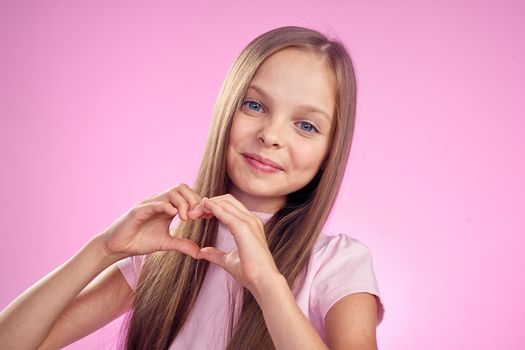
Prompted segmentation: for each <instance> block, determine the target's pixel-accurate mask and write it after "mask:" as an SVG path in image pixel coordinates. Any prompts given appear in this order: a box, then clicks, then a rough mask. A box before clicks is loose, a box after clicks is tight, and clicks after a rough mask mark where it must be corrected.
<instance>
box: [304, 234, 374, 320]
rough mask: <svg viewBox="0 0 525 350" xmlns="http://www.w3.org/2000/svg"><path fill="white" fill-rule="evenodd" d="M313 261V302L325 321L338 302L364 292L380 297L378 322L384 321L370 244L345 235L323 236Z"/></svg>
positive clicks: (316, 247) (318, 241) (313, 252)
mask: <svg viewBox="0 0 525 350" xmlns="http://www.w3.org/2000/svg"><path fill="white" fill-rule="evenodd" d="M311 258H312V259H313V261H312V266H313V267H314V269H315V275H314V277H313V290H312V293H313V294H312V301H313V302H314V304H315V307H316V308H317V310H318V311H319V312H320V314H321V316H322V318H323V319H324V317H325V316H326V314H327V312H328V310H329V309H330V308H331V307H332V306H333V305H334V304H335V303H336V302H337V301H338V300H340V299H342V298H343V297H345V296H348V295H350V294H354V293H362V292H365V293H369V294H373V295H375V296H376V297H377V301H378V304H379V305H378V306H379V308H378V321H379V322H380V321H381V320H382V316H383V307H382V303H381V300H380V294H379V288H378V284H377V280H376V276H375V272H374V268H373V264H372V252H371V250H370V248H369V247H368V246H367V245H365V244H364V243H362V242H361V241H359V240H358V239H356V238H353V237H351V236H349V235H346V234H335V235H322V234H321V235H320V236H319V238H318V240H317V242H316V244H315V246H314V249H313V251H312V257H311Z"/></svg>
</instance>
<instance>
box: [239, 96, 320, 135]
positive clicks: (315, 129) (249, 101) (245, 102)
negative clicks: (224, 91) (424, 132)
mask: <svg viewBox="0 0 525 350" xmlns="http://www.w3.org/2000/svg"><path fill="white" fill-rule="evenodd" d="M247 103H248V104H249V103H256V104H258V105H259V106H260V107H262V105H261V104H260V103H259V102H256V101H252V100H244V102H243V103H242V105H243V106H244V105H246V104H247ZM250 110H252V111H253V109H250ZM254 112H258V111H254ZM299 123H306V124H309V125H311V126H312V130H313V131H315V132H316V133H318V132H319V130H318V129H317V128H316V127H315V125H313V124H312V123H310V122H304V121H301V122H299ZM301 131H305V132H306V133H312V131H308V130H304V129H301Z"/></svg>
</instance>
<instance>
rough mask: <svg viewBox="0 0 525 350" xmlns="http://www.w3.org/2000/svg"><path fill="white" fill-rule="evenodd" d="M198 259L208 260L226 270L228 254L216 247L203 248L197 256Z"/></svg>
mask: <svg viewBox="0 0 525 350" xmlns="http://www.w3.org/2000/svg"><path fill="white" fill-rule="evenodd" d="M197 259H204V260H208V261H209V262H212V263H214V264H217V265H219V266H220V267H222V268H223V269H224V270H226V253H224V252H223V251H222V250H219V249H217V248H215V247H204V248H201V249H200V250H199V252H198V254H197Z"/></svg>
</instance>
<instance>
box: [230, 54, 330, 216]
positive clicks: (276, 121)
mask: <svg viewBox="0 0 525 350" xmlns="http://www.w3.org/2000/svg"><path fill="white" fill-rule="evenodd" d="M254 87H255V88H254ZM291 92H293V93H291ZM302 105H310V106H314V107H316V108H317V109H319V110H320V111H321V112H313V111H307V110H306V109H305V108H304V107H301V106H302ZM334 109H335V77H334V75H333V73H332V71H331V69H330V68H329V66H328V64H327V63H326V62H325V59H324V58H323V57H320V56H318V55H316V54H313V53H309V52H305V51H302V50H298V49H295V48H287V49H284V50H281V51H278V52H277V53H275V54H273V55H272V56H270V57H269V58H268V59H267V60H266V61H265V62H263V64H262V65H261V66H260V67H259V69H258V71H257V73H256V74H255V76H254V78H253V79H252V81H251V83H250V87H249V88H248V91H247V93H246V96H245V98H244V101H243V104H242V107H241V108H240V109H239V110H238V111H237V113H236V114H235V116H234V119H233V124H232V128H231V131H230V140H229V144H228V150H227V162H226V167H227V172H228V175H229V176H230V178H231V180H232V183H231V186H230V188H229V189H228V192H229V193H230V194H232V195H233V196H234V197H235V198H237V199H238V200H239V201H240V202H241V203H243V204H244V206H245V207H246V208H248V209H250V210H255V211H262V212H270V213H274V212H275V211H277V210H278V209H279V208H280V207H282V206H283V205H284V201H285V198H286V195H287V194H288V193H291V192H294V191H296V190H298V189H300V188H302V187H304V186H305V185H306V184H308V183H309V182H310V180H311V179H312V178H313V177H314V176H315V174H316V173H317V171H318V170H319V167H320V165H321V163H322V161H323V160H324V159H325V157H326V155H327V153H328V149H329V142H330V137H329V136H330V132H331V129H332V127H333V118H334V116H333V111H334ZM322 112H324V113H322ZM243 152H249V153H256V154H259V155H261V156H263V157H264V158H269V159H271V160H272V161H274V162H275V163H277V164H279V165H280V166H281V167H282V168H283V170H281V171H279V172H278V173H273V174H264V173H259V172H255V171H254V170H253V168H251V167H250V166H249V165H248V163H247V162H246V160H245V158H244V157H243V156H242V153H243Z"/></svg>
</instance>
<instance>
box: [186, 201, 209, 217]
mask: <svg viewBox="0 0 525 350" xmlns="http://www.w3.org/2000/svg"><path fill="white" fill-rule="evenodd" d="M212 216H213V212H212V211H211V210H210V209H208V208H206V207H204V206H203V205H202V204H199V205H197V206H196V207H195V208H193V209H191V210H189V211H188V217H189V218H190V219H199V218H201V219H208V218H211V217H212Z"/></svg>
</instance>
